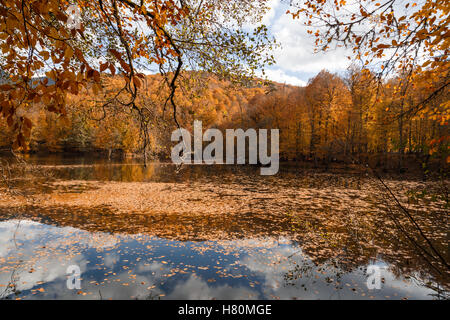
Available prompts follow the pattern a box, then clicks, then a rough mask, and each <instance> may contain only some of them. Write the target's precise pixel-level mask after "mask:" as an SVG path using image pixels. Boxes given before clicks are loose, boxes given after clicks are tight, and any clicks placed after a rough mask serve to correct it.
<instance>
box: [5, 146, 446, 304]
mask: <svg viewBox="0 0 450 320" xmlns="http://www.w3.org/2000/svg"><path fill="white" fill-rule="evenodd" d="M26 160H27V162H28V163H29V167H30V168H29V169H27V170H22V171H21V170H20V169H14V168H13V170H12V172H13V173H12V178H11V179H9V182H8V184H9V186H10V190H9V191H7V190H6V189H5V188H4V186H3V187H0V298H3V299H448V297H449V288H450V280H449V273H448V271H445V270H444V271H443V270H442V269H439V268H436V265H434V266H433V265H432V264H429V263H427V260H426V259H424V258H423V257H422V256H421V254H420V253H418V250H417V247H415V246H414V245H413V244H412V243H411V242H410V241H408V238H407V236H406V234H410V235H412V236H413V238H415V239H417V241H418V242H420V236H419V235H418V234H417V232H416V231H415V229H414V227H413V225H412V224H411V223H410V222H409V221H408V219H407V217H405V216H403V215H402V212H401V211H400V210H398V208H396V205H395V203H394V202H393V201H392V199H389V198H388V197H387V196H386V190H385V189H383V188H382V186H381V185H380V183H379V182H378V181H377V180H376V179H374V178H373V177H372V176H371V174H370V173H369V172H367V171H365V170H362V169H361V170H359V169H357V168H352V169H351V170H350V169H348V170H347V169H340V170H333V171H331V172H322V171H320V170H309V169H308V170H306V169H302V168H299V167H297V166H294V165H282V166H281V168H280V172H279V173H278V174H277V175H275V176H261V175H259V168H258V167H256V166H255V167H251V166H226V165H222V166H209V165H191V166H187V165H184V166H182V167H177V166H175V165H173V164H169V163H151V164H150V165H149V166H148V167H147V168H144V167H143V166H142V164H141V163H139V161H136V160H127V159H126V160H106V159H101V158H93V157H80V156H64V155H51V156H36V155H35V156H29V157H28V158H27V159H26ZM385 182H386V184H387V185H388V186H389V187H390V188H391V190H392V191H393V192H394V194H396V195H397V197H398V199H399V201H401V203H402V204H403V205H404V206H405V207H407V208H408V210H409V212H410V213H411V214H413V216H414V218H415V220H416V221H417V223H418V224H419V225H420V227H421V228H422V230H423V232H424V233H425V234H426V235H427V237H428V238H430V240H431V241H432V243H433V245H434V246H435V248H437V249H438V250H439V251H440V252H443V253H444V256H445V257H448V230H449V228H448V226H449V225H448V207H447V206H448V204H447V203H446V202H445V201H444V200H443V199H440V198H439V197H436V196H433V193H432V192H431V191H432V190H438V189H439V183H440V182H438V181H426V182H424V181H421V180H420V179H418V178H417V179H416V178H411V177H409V178H399V177H386V179H385ZM420 190H431V191H430V192H429V196H423V197H413V196H412V195H414V194H415V193H414V192H415V191H417V192H419V191H420ZM398 224H400V225H401V227H402V229H401V228H399V226H398ZM70 266H76V268H79V270H80V272H81V274H80V277H79V278H77V280H79V284H80V286H79V288H76V287H75V288H71V287H70V285H68V283H70V284H74V283H76V282H75V280H74V281H73V282H72V280H73V279H74V278H73V275H71V274H70V273H68V268H69V267H70ZM374 270H375V271H376V272H375V271H374ZM377 272H378V273H377ZM375 276H376V277H378V278H377V279H375V280H374V282H370V283H371V284H372V286H371V285H370V284H368V282H369V280H371V279H374V278H373V277H375ZM371 277H372V278H371ZM377 281H378V282H377ZM377 283H378V287H376V288H374V287H373V285H374V284H377Z"/></svg>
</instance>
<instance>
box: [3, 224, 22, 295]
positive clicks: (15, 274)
mask: <svg viewBox="0 0 450 320" xmlns="http://www.w3.org/2000/svg"><path fill="white" fill-rule="evenodd" d="M20 222H21V220H19V221H17V226H16V229H15V230H14V234H13V241H14V246H15V247H16V250H17V251H18V250H19V246H18V244H17V241H16V234H17V231H18V230H19V227H20ZM22 267H23V260H22V259H20V260H18V262H17V263H16V264H15V266H14V267H13V268H12V271H11V276H10V280H9V281H8V284H7V285H6V287H5V289H4V290H3V292H1V293H0V300H2V299H10V298H11V295H15V296H18V295H19V294H20V293H21V292H20V291H19V290H17V283H18V282H19V274H20V272H21V271H22V270H21V268H22Z"/></svg>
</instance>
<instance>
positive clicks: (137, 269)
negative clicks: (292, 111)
mask: <svg viewBox="0 0 450 320" xmlns="http://www.w3.org/2000/svg"><path fill="white" fill-rule="evenodd" d="M18 222H19V220H10V221H4V222H0V285H2V287H0V295H1V291H3V288H4V287H5V286H6V285H8V283H9V281H10V278H11V273H12V271H13V270H14V269H15V270H16V275H17V279H18V281H17V289H18V290H20V291H24V290H28V289H33V288H35V287H36V288H39V287H41V286H45V292H46V296H44V297H45V298H50V297H52V298H58V299H100V298H103V299H110V298H112V299H128V298H137V299H155V298H156V299H157V298H159V297H161V298H165V299H212V298H217V299H255V298H268V299H271V298H281V299H292V298H299V299H317V298H320V299H339V298H347V299H358V298H363V297H364V296H362V295H361V293H365V294H366V295H365V297H366V298H367V297H368V296H370V295H374V296H376V297H377V298H384V296H386V295H387V296H391V298H394V296H393V293H397V296H398V298H401V297H404V296H410V297H411V298H426V297H427V294H430V293H432V291H431V290H429V289H427V288H424V287H420V285H416V284H406V283H404V282H403V281H402V279H396V278H395V276H394V274H393V273H391V272H389V271H385V272H384V274H383V275H384V277H385V279H386V281H385V284H384V288H383V290H381V291H377V290H373V291H369V290H367V287H366V282H365V281H366V277H365V275H364V273H363V271H361V270H354V271H352V272H350V273H347V274H343V275H342V277H341V278H340V279H339V281H340V282H341V285H342V288H343V289H339V290H336V289H335V282H333V283H329V282H327V281H326V278H327V277H328V276H330V277H332V278H333V277H334V276H335V272H336V270H332V268H331V267H330V266H328V268H327V269H325V270H326V271H327V272H326V274H323V273H322V272H321V271H323V270H324V269H323V268H324V266H323V265H322V266H321V267H322V269H321V270H318V267H316V266H315V265H314V264H312V263H311V261H309V259H308V257H307V256H305V255H304V254H303V253H302V251H301V249H300V248H299V247H298V246H297V245H295V244H294V243H293V242H291V241H290V240H288V239H286V238H278V239H276V238H262V239H240V240H226V241H225V240H224V241H217V242H214V241H207V242H204V243H196V244H192V245H186V243H183V242H176V241H166V240H161V239H159V240H158V241H156V242H155V241H154V242H152V238H148V237H145V236H142V237H141V238H139V236H138V237H126V236H120V235H119V236H113V235H109V234H106V233H90V232H86V231H81V230H79V229H76V228H71V227H62V228H58V227H53V226H47V225H44V224H40V223H37V222H32V221H25V220H22V221H20V225H19V227H17V226H18ZM16 229H17V232H16V233H15V231H16ZM14 235H15V239H16V243H17V245H18V248H16V244H15V242H14ZM136 238H137V241H138V242H140V244H141V245H143V246H145V247H146V248H147V249H145V250H142V251H139V253H137V252H136V251H133V250H131V251H132V252H131V253H130V257H128V255H129V253H128V252H127V253H124V252H123V250H122V252H120V250H119V249H118V248H119V247H120V243H121V241H124V240H131V239H135V240H136ZM149 243H151V244H152V246H151V247H152V248H153V249H155V248H156V249H163V248H164V247H165V246H166V245H168V244H171V245H172V244H173V245H175V246H180V247H183V248H185V250H188V253H189V254H188V255H193V256H196V257H198V256H200V255H201V256H202V257H207V259H206V260H203V261H200V260H195V261H193V262H192V263H191V264H193V265H194V268H193V269H191V270H190V271H188V272H187V273H183V274H180V273H177V272H175V274H174V276H173V277H168V276H167V275H168V274H170V273H172V270H171V269H172V268H174V267H182V266H181V265H176V264H174V263H172V261H171V258H170V257H165V258H164V259H165V260H167V261H168V262H169V263H168V264H166V263H162V261H157V259H156V258H155V257H154V255H156V253H154V252H152V251H151V250H150V249H148V248H149V246H148V244H149ZM125 248H127V247H125ZM90 249H94V250H96V254H97V256H98V257H101V260H98V261H97V262H102V263H101V266H100V268H98V269H96V268H97V267H98V266H97V264H96V265H94V264H93V262H92V259H93V257H92V252H91V254H89V250H90ZM127 250H128V249H127ZM149 250H150V251H149ZM94 252H95V251H94ZM206 252H209V253H212V255H204V253H206ZM133 255H136V256H133ZM219 256H221V257H225V256H226V257H227V259H225V260H223V259H220V266H221V268H222V269H221V270H223V271H226V273H227V274H228V275H227V276H224V277H220V276H219V275H214V274H213V275H212V276H211V273H210V274H209V276H208V275H207V273H203V272H202V271H199V270H197V268H198V267H202V266H205V265H209V266H211V265H215V264H216V262H219ZM98 257H97V258H98ZM132 257H134V258H136V257H139V259H141V258H143V259H142V260H136V261H137V263H135V264H132V263H130V262H127V261H128V259H130V260H131V258H132ZM124 258H125V259H127V260H123V259H124ZM154 258H155V259H154ZM152 259H153V261H151V260H152ZM208 259H209V260H208ZM19 260H22V262H20V261H19ZM89 260H90V261H89ZM94 260H95V259H94ZM124 262H126V263H124ZM71 264H76V265H78V266H80V268H81V271H82V278H83V281H82V291H83V293H88V294H87V295H78V294H77V291H76V290H68V289H67V287H66V270H67V267H68V266H69V265H71ZM120 264H122V267H123V266H127V268H126V269H123V268H122V267H121V266H120ZM96 266H97V267H96ZM183 266H186V265H183ZM299 266H300V267H301V268H303V269H301V271H300V272H299V273H301V272H304V273H303V277H302V278H296V279H294V280H292V281H290V283H291V284H293V285H289V284H288V283H287V281H286V278H285V277H286V274H288V273H289V272H292V270H295V268H296V267H299ZM5 268H6V270H5ZM30 268H33V269H34V270H33V272H31V273H30V272H29V271H30ZM96 270H97V271H96ZM98 270H101V271H98ZM112 271H114V272H112ZM214 271H215V270H214ZM96 272H97V273H96ZM108 272H109V273H108ZM333 272H334V273H333ZM230 275H232V277H231V278H228V276H230ZM235 275H246V276H248V277H242V278H239V279H236V278H234V277H233V276H235ZM85 277H86V278H87V279H85ZM211 278H213V280H214V282H209V281H208V280H210V279H211ZM93 279H95V281H92V280H93ZM335 280H337V279H336V278H335ZM98 283H99V284H98ZM96 284H98V285H96ZM301 284H304V286H301ZM346 284H349V286H347V285H346ZM305 288H306V290H305ZM352 289H355V290H352ZM27 298H42V295H37V296H33V295H28V296H27Z"/></svg>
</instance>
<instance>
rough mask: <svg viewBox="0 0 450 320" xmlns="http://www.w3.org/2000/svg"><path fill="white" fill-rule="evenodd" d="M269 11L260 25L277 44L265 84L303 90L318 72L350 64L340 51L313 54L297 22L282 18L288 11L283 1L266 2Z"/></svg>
mask: <svg viewBox="0 0 450 320" xmlns="http://www.w3.org/2000/svg"><path fill="white" fill-rule="evenodd" d="M269 7H270V8H271V9H270V10H269V11H268V12H267V14H266V16H265V17H264V18H263V21H262V23H263V24H265V25H266V26H267V27H268V28H269V31H270V32H271V34H272V35H273V36H274V37H275V39H276V40H277V42H278V43H280V44H281V48H279V49H276V50H275V51H274V57H275V61H276V64H275V65H274V66H271V67H268V68H267V69H266V76H267V78H268V79H269V80H272V81H276V82H280V83H286V84H292V85H298V86H303V85H305V84H306V83H307V82H308V80H309V79H310V78H312V77H314V76H315V75H316V74H317V73H319V72H320V71H321V70H322V69H326V70H328V71H330V72H343V71H345V70H346V69H347V67H348V66H349V64H350V61H349V60H348V59H347V55H348V53H346V52H345V51H344V49H343V48H340V49H336V50H331V51H328V52H326V53H322V52H321V53H314V40H315V39H314V36H313V35H309V34H307V29H306V27H305V26H303V24H302V23H301V21H300V20H294V19H293V18H292V16H291V15H288V14H286V11H287V10H288V9H289V5H288V4H287V3H286V1H281V0H270V1H269Z"/></svg>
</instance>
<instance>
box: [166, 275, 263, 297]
mask: <svg viewBox="0 0 450 320" xmlns="http://www.w3.org/2000/svg"><path fill="white" fill-rule="evenodd" d="M250 297H253V298H257V297H258V293H257V292H256V291H253V290H251V289H250V288H245V287H243V286H237V287H232V286H230V285H219V286H215V285H210V284H208V282H207V281H205V280H203V279H200V278H198V277H195V276H193V275H191V276H190V277H189V278H188V280H187V281H185V282H181V283H178V284H177V285H176V286H175V288H174V289H173V291H172V292H171V293H170V294H169V295H168V296H167V298H168V299H180V300H181V299H186V300H206V299H212V298H217V299H223V300H234V299H249V298H250Z"/></svg>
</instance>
